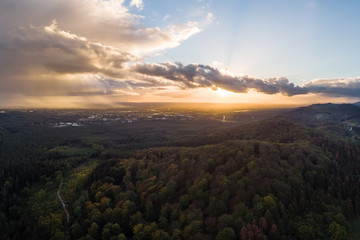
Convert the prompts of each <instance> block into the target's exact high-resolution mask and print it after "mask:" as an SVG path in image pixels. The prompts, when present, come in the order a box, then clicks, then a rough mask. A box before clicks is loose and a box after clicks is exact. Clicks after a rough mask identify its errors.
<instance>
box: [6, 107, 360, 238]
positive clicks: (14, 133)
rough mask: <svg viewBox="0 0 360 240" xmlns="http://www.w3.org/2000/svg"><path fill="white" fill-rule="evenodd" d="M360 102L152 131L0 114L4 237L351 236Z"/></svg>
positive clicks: (356, 205)
mask: <svg viewBox="0 0 360 240" xmlns="http://www.w3.org/2000/svg"><path fill="white" fill-rule="evenodd" d="M359 113H360V108H358V107H357V106H355V105H350V106H349V105H315V106H310V107H307V108H301V109H296V110H294V111H291V112H289V113H286V114H283V115H282V116H277V117H271V118H268V119H266V120H261V121H254V122H252V123H246V124H234V123H231V124H226V125H225V127H224V125H223V123H219V121H213V122H212V121H204V120H203V119H202V120H201V121H198V122H186V123H184V122H181V123H169V122H167V123H164V122H161V123H156V122H151V124H150V125H151V126H152V127H153V128H154V129H157V130H156V131H148V132H146V129H149V126H148V125H149V123H146V124H148V125H146V126H145V125H144V124H145V123H139V124H138V125H131V129H141V130H139V131H135V130H134V131H130V130H128V132H127V131H125V130H124V129H122V130H121V131H120V130H119V129H117V128H116V127H114V125H106V126H102V127H101V126H100V127H99V126H96V127H94V126H89V127H83V128H77V129H74V128H67V129H55V128H52V127H49V126H45V125H41V126H37V125H34V124H30V123H29V122H28V121H19V120H18V118H19V116H17V120H16V121H12V120H11V119H3V121H2V122H1V118H0V123H1V124H2V125H1V124H0V145H1V152H0V160H1V162H0V164H1V168H0V184H1V185H0V187H1V189H0V190H1V203H0V204H1V209H0V210H1V212H0V228H1V229H2V231H1V232H0V238H1V239H111V240H113V239H139V240H140V239H149V240H150V239H154V240H155V239H164V240H165V239H202V240H205V239H209V240H210V239H216V240H220V239H224V240H225V239H229V240H231V239H241V240H255V239H262V240H264V239H284V240H285V239H294V240H295V239H331V240H335V239H338V240H340V239H344V240H345V239H349V236H350V233H351V232H352V228H351V225H350V222H352V221H353V220H355V219H357V217H358V216H359V213H360V185H359V182H360V144H359V143H360V139H359V135H358V132H357V127H356V126H357V124H358V120H359V119H358V116H359ZM5 120H6V121H5ZM30 122H31V121H30ZM19 123H21V125H19ZM205 123H206V124H205ZM157 124H162V125H157ZM164 124H165V125H164ZM200 126H202V128H201V127H200ZM204 126H205V127H204ZM39 129H41V131H39ZM94 129H97V130H96V131H95V130H94ZM172 131H175V134H174V135H171V132H172ZM181 132H183V133H184V135H181ZM100 133H101V134H100ZM185 133H186V134H185ZM142 134H143V135H142ZM134 136H140V138H137V139H136V140H134ZM141 136H143V138H141ZM124 144H125V145H124ZM60 183H63V185H59V184H60ZM57 191H59V194H61V195H62V198H63V199H64V201H65V203H66V206H65V207H66V209H67V211H68V212H69V216H70V217H69V220H68V219H67V216H66V213H65V211H64V209H63V207H62V205H61V202H60V200H59V198H58V197H57V195H56V193H57Z"/></svg>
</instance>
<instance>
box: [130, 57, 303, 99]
mask: <svg viewBox="0 0 360 240" xmlns="http://www.w3.org/2000/svg"><path fill="white" fill-rule="evenodd" d="M134 71H136V72H138V73H141V74H143V75H146V76H155V77H162V78H165V79H168V80H171V81H175V82H178V83H179V85H180V86H182V88H199V87H207V88H212V89H214V90H216V89H217V88H222V89H225V90H228V91H231V92H236V93H244V92H248V91H249V90H250V89H255V90H256V91H258V92H262V93H266V94H276V93H282V94H284V95H287V96H293V95H297V94H306V93H308V90H307V89H306V88H302V87H298V86H294V84H293V83H289V81H288V80H287V79H286V78H283V77H282V78H271V79H265V80H261V79H257V78H253V77H249V76H232V75H229V74H226V73H223V72H221V71H220V70H219V69H217V68H214V67H211V66H208V65H201V64H189V65H186V66H184V65H182V64H181V63H176V64H171V63H162V64H159V63H157V64H139V65H136V66H135V67H134Z"/></svg>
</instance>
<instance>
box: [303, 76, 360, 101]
mask: <svg viewBox="0 0 360 240" xmlns="http://www.w3.org/2000/svg"><path fill="white" fill-rule="evenodd" d="M305 88H307V89H309V91H310V92H312V93H320V94H324V95H328V96H334V97H338V96H349V97H360V78H339V79H317V80H314V81H311V82H309V83H307V84H305Z"/></svg>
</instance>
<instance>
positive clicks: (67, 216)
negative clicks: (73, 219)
mask: <svg viewBox="0 0 360 240" xmlns="http://www.w3.org/2000/svg"><path fill="white" fill-rule="evenodd" d="M61 187H62V178H61V181H60V185H59V189H58V191H57V196H58V198H59V199H60V202H61V205H62V206H63V208H64V212H65V213H66V221H67V222H68V223H69V220H70V215H69V212H68V210H67V209H66V205H65V203H64V201H63V200H62V198H61V196H60V189H61Z"/></svg>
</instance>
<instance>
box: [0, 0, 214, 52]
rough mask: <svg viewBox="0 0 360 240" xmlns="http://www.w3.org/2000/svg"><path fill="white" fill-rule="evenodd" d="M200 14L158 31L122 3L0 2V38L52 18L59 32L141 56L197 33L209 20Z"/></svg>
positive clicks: (95, 0) (101, 0)
mask: <svg viewBox="0 0 360 240" xmlns="http://www.w3.org/2000/svg"><path fill="white" fill-rule="evenodd" d="M130 4H131V5H134V6H136V7H141V6H142V1H139V0H133V1H132V2H131V3H130ZM203 15H204V16H202V19H204V20H202V21H200V22H197V21H187V22H184V23H182V24H171V25H168V26H166V27H164V28H159V27H146V26H145V25H144V24H143V23H142V20H144V17H143V16H141V15H134V14H131V13H129V12H128V9H127V8H126V7H125V6H124V1H123V0H77V1H63V0H48V1H42V0H16V1H13V0H2V1H0V22H1V26H0V35H1V36H4V35H5V33H7V32H8V31H9V30H11V29H13V28H15V27H18V26H21V27H29V25H31V26H46V25H48V24H49V23H50V22H51V21H52V20H53V19H55V20H57V21H58V23H59V26H60V28H61V29H64V30H65V31H67V32H71V33H73V34H76V35H78V36H82V37H86V38H87V39H90V40H91V41H92V42H100V43H102V44H104V45H110V46H113V47H116V48H119V49H122V50H126V51H128V52H132V53H137V54H143V53H147V52H151V51H157V50H163V49H166V48H171V47H175V46H178V45H179V44H180V42H181V41H183V40H185V39H187V38H189V37H190V36H192V35H193V34H196V33H198V32H200V31H201V30H202V29H203V28H204V27H205V26H206V25H207V24H208V22H209V21H211V19H208V16H207V15H208V13H203ZM14 16H16V17H14Z"/></svg>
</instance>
